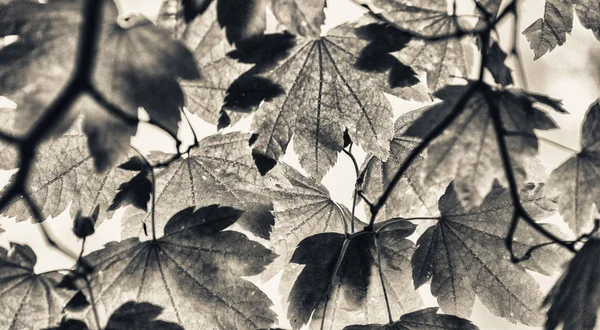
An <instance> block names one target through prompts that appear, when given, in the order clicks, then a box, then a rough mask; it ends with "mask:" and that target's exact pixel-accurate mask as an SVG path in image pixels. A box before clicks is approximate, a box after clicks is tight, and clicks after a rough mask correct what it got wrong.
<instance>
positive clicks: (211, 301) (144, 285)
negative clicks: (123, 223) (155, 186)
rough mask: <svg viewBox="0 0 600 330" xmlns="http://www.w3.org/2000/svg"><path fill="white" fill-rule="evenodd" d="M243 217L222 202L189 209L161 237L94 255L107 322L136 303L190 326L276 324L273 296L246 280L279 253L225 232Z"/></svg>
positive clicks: (100, 304)
mask: <svg viewBox="0 0 600 330" xmlns="http://www.w3.org/2000/svg"><path fill="white" fill-rule="evenodd" d="M241 215H242V211H239V210H236V209H233V208H230V207H219V206H217V205H211V206H208V207H203V208H200V209H198V210H196V211H194V209H193V208H187V209H184V210H182V211H180V212H179V213H177V214H175V215H174V216H173V217H172V218H171V219H170V220H169V222H168V223H167V224H166V226H165V229H164V235H163V236H162V237H160V238H159V239H157V240H149V241H146V242H140V241H139V240H138V239H135V238H131V239H127V240H124V241H122V242H120V243H109V244H108V245H107V246H106V247H105V248H104V249H103V250H99V251H96V252H94V253H92V254H90V255H88V256H86V260H87V261H88V262H90V264H91V265H92V266H93V267H94V269H95V270H97V271H96V272H95V273H94V274H93V275H92V278H91V285H92V290H93V293H94V297H95V299H96V305H97V308H98V311H99V314H100V321H101V323H102V324H105V323H106V322H107V319H109V316H110V312H111V311H113V310H115V309H117V308H118V307H119V306H121V305H122V304H123V303H125V302H127V301H130V300H135V301H138V302H139V301H144V302H149V303H150V304H153V305H159V306H162V307H164V310H163V312H162V314H161V319H162V320H164V321H167V322H172V323H177V324H179V325H181V326H182V327H184V328H188V329H217V328H219V329H221V328H222V329H254V328H260V327H268V326H270V325H271V324H272V323H273V322H274V321H275V313H274V312H273V311H272V310H270V308H269V307H270V306H271V302H270V301H269V298H268V297H267V296H266V295H265V294H264V293H263V292H262V291H261V290H260V289H259V288H258V287H256V286H255V285H254V284H252V283H250V282H248V281H246V280H244V279H242V278H241V277H242V276H252V275H257V274H258V273H260V272H261V271H262V270H263V269H264V267H265V266H266V265H268V264H269V263H270V262H271V261H272V260H273V258H274V257H275V255H274V254H273V253H271V252H270V251H269V250H268V249H266V248H264V247H263V246H262V245H260V244H258V243H256V242H253V241H250V240H248V238H247V237H246V236H245V235H243V234H241V233H238V232H234V231H224V229H225V228H227V227H228V226H230V225H231V224H233V223H234V222H235V221H237V219H238V218H239V217H240V216H241ZM91 314H92V313H91V312H88V315H87V319H88V320H90V321H91V320H93V316H92V315H91ZM113 316H114V315H113ZM109 322H110V319H109ZM88 324H91V322H89V321H88Z"/></svg>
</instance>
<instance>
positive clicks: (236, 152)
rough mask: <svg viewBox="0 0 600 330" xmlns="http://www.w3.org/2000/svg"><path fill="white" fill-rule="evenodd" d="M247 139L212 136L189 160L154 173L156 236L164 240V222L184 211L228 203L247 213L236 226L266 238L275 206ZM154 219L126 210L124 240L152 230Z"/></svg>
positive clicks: (243, 136) (268, 180) (244, 136)
mask: <svg viewBox="0 0 600 330" xmlns="http://www.w3.org/2000/svg"><path fill="white" fill-rule="evenodd" d="M249 138H250V135H249V134H244V133H239V132H235V133H228V134H222V135H221V134H216V135H211V136H208V137H206V138H204V139H203V140H201V141H200V142H199V145H198V147H197V148H194V149H193V150H192V151H191V152H190V154H189V156H188V157H187V158H180V159H178V160H176V161H174V162H173V163H171V164H170V165H169V166H168V167H165V168H162V169H157V170H155V176H156V190H155V191H156V196H155V198H156V205H155V208H156V209H155V214H156V232H157V233H158V234H159V235H160V234H161V233H162V231H163V228H164V225H165V223H166V219H167V218H168V216H169V214H173V213H175V212H177V211H179V210H182V209H184V208H186V207H190V206H193V207H201V206H208V205H211V204H215V203H226V204H228V205H231V206H233V207H236V208H239V209H241V210H244V211H245V212H244V215H242V218H241V219H240V221H239V222H238V223H239V224H240V225H241V226H243V227H244V228H246V229H248V230H250V231H251V232H252V233H254V234H255V235H257V236H260V237H261V238H268V237H269V235H270V232H271V226H272V225H273V222H274V218H273V215H272V214H271V210H272V205H271V200H270V199H269V198H267V197H266V194H265V192H264V189H265V188H266V187H268V186H270V185H271V178H270V177H262V176H261V175H260V173H258V171H256V167H255V166H254V161H253V160H252V156H251V154H250V148H249V147H248V139H249ZM150 218H151V214H150V213H146V212H144V211H143V210H139V209H128V211H127V213H126V214H125V215H124V217H123V220H122V221H123V237H132V236H138V235H140V234H141V232H142V228H143V227H142V226H143V225H142V224H143V223H146V224H147V225H148V227H149V226H150Z"/></svg>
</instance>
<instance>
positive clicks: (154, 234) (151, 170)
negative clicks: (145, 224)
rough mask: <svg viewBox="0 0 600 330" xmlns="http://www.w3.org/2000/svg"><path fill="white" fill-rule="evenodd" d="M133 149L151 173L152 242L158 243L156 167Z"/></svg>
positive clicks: (138, 151)
mask: <svg viewBox="0 0 600 330" xmlns="http://www.w3.org/2000/svg"><path fill="white" fill-rule="evenodd" d="M131 149H133V150H135V152H136V153H137V154H138V155H139V156H140V157H141V158H142V161H144V164H145V165H146V167H147V168H148V171H149V173H150V181H151V182H152V194H151V196H150V197H151V198H152V210H151V212H150V219H151V223H152V241H156V225H155V224H156V221H155V217H156V211H155V209H156V177H155V175H154V166H152V165H151V164H150V162H149V161H148V159H147V158H146V156H144V154H143V153H142V152H141V151H140V150H139V149H138V148H136V147H134V146H131Z"/></svg>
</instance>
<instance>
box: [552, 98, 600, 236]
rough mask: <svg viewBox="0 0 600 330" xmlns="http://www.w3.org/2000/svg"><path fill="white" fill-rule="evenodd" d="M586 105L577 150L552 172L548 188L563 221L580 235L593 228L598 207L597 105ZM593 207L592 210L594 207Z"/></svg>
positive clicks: (599, 114) (599, 111) (599, 108)
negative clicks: (579, 147)
mask: <svg viewBox="0 0 600 330" xmlns="http://www.w3.org/2000/svg"><path fill="white" fill-rule="evenodd" d="M598 102H599V101H595V102H594V103H592V105H590V108H589V109H588V111H587V114H586V117H585V120H584V121H583V123H582V127H581V151H580V152H579V153H578V154H576V155H574V156H573V157H571V158H569V159H567V160H566V161H565V162H564V163H563V164H562V165H560V166H559V167H558V168H556V169H555V170H553V171H552V174H551V175H550V178H549V179H548V187H550V188H551V189H552V190H553V191H555V192H556V195H557V196H558V199H559V202H558V205H559V211H560V214H561V215H562V216H563V219H564V220H565V222H566V223H567V224H568V225H569V227H570V228H571V229H572V230H573V231H574V232H576V233H578V234H580V233H584V232H586V231H587V230H589V229H591V227H592V226H593V222H592V221H591V220H592V217H593V213H594V210H595V209H596V208H597V207H598V206H600V200H598V198H597V196H598V193H600V191H599V190H598V168H599V167H600V158H599V157H600V149H599V148H598V142H600V135H599V134H598V129H597V127H598V124H599V123H600V104H599V103H598ZM594 205H595V206H596V207H594Z"/></svg>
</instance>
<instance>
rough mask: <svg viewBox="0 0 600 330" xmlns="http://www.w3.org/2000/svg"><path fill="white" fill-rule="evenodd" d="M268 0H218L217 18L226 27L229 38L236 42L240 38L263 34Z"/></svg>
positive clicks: (231, 41)
mask: <svg viewBox="0 0 600 330" xmlns="http://www.w3.org/2000/svg"><path fill="white" fill-rule="evenodd" d="M266 1H267V0H246V1H237V0H218V1H217V18H218V21H219V24H220V25H221V26H222V27H224V28H225V31H226V33H227V40H229V42H230V43H236V42H238V41H240V40H245V39H249V38H252V37H254V36H257V35H261V34H262V33H263V32H264V31H265V27H266V24H267V16H266V9H265V3H266Z"/></svg>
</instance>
